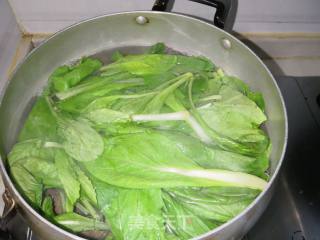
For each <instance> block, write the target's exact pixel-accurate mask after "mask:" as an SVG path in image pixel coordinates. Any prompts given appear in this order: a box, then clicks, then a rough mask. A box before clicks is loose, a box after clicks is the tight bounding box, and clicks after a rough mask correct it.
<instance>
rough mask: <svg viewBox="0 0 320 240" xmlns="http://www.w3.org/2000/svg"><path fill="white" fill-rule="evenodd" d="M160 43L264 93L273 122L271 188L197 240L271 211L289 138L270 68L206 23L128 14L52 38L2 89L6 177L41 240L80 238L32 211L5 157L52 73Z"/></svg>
mask: <svg viewBox="0 0 320 240" xmlns="http://www.w3.org/2000/svg"><path fill="white" fill-rule="evenodd" d="M220 20H221V19H220ZM156 42H165V43H166V44H167V45H168V46H169V47H171V48H173V49H175V50H177V51H180V52H183V53H187V54H190V55H204V56H206V57H208V58H210V59H212V60H213V61H214V62H215V63H216V64H217V65H218V66H220V67H222V68H223V69H224V70H225V71H226V72H227V73H228V74H230V75H235V76H237V77H239V78H241V79H243V80H244V81H246V82H247V83H248V84H249V85H250V86H251V87H252V88H253V89H254V90H257V91H261V92H262V93H263V95H264V98H265V101H266V113H267V116H268V121H267V123H266V126H265V127H266V130H267V132H268V134H269V136H270V138H271V141H272V144H273V148H272V153H271V159H270V161H271V166H270V174H271V179H270V182H269V184H268V187H267V188H266V189H265V190H264V191H263V192H262V193H261V194H260V195H259V196H258V197H257V199H256V200H255V201H254V202H253V203H252V204H250V206H249V207H248V208H247V209H246V210H245V211H243V212H242V213H241V214H240V215H238V216H237V217H235V218H234V219H232V220H230V221H229V222H227V223H225V224H223V225H222V226H220V227H218V228H216V229H213V230H212V231H210V232H208V233H206V234H203V235H202V236H199V237H198V239H220V240H230V239H239V238H241V237H242V236H243V235H244V234H245V233H246V232H247V231H248V230H249V229H250V228H251V227H252V225H253V224H254V223H255V222H256V221H257V219H258V218H259V216H260V215H261V214H262V212H263V211H264V209H265V208H266V206H267V204H268V202H269V200H270V198H271V195H272V193H273V189H274V185H275V180H276V176H277V174H278V172H279V169H280V166H281V162H282V159H283V156H284V152H285V148H286V142H287V131H288V130H287V117H286V111H285V106H284V103H283V99H282V96H281V93H280V91H279V88H278V86H277V84H276V82H275V80H274V79H273V77H272V75H271V74H270V72H269V71H268V69H267V68H266V67H265V65H264V64H263V63H262V61H261V60H260V59H259V58H258V57H257V56H256V55H255V54H254V53H253V52H252V51H251V50H250V49H249V48H247V47H246V46H245V45H244V44H243V43H241V42H240V41H239V40H237V39H236V38H234V37H233V36H232V35H230V34H228V33H227V32H225V31H223V30H221V29H219V28H217V27H215V26H213V25H211V24H208V23H206V22H203V21H200V20H197V19H195V18H191V17H188V16H183V15H179V14H174V13H166V12H151V11H136V12H124V13H118V14H111V15H106V16H100V17H96V18H93V19H90V20H86V21H83V22H81V23H78V24H76V25H74V26H72V27H69V28H67V29H65V30H63V31H61V32H59V33H57V34H55V35H54V36H53V37H51V38H50V39H48V40H47V41H46V42H45V43H43V44H42V45H41V46H39V47H38V48H37V49H35V50H33V51H32V52H31V53H30V54H29V55H28V56H27V58H26V59H25V60H24V61H23V63H22V64H20V66H19V67H18V68H17V70H16V71H15V73H14V74H13V76H12V78H11V80H10V81H9V84H8V85H7V87H6V88H5V89H2V90H1V91H2V93H1V96H2V97H3V98H2V102H1V106H0V122H1V125H0V149H1V157H2V160H1V161H0V167H1V174H2V177H3V180H4V182H5V185H6V187H7V189H8V190H9V192H10V194H11V196H12V197H13V199H14V200H15V202H16V204H17V206H16V207H17V208H18V211H19V212H20V214H22V215H23V217H24V218H25V219H26V220H27V221H28V223H29V224H30V226H31V228H32V229H33V230H34V232H35V233H36V234H37V235H38V236H39V237H40V238H42V239H46V240H57V239H59V240H60V239H63V240H66V239H68V240H69V239H73V240H74V239H78V240H80V239H83V238H80V237H78V236H76V235H73V234H71V233H69V232H66V231H64V230H62V229H60V228H59V227H57V226H55V225H54V224H52V223H50V222H49V221H47V220H46V219H45V218H43V217H42V216H41V215H40V214H38V213H37V212H36V211H35V210H34V209H32V207H30V206H29V205H28V203H27V202H26V201H25V200H24V199H23V198H22V196H21V195H20V193H19V192H18V191H17V189H16V188H15V186H14V185H13V183H12V181H11V179H10V176H9V174H8V172H7V169H6V154H7V153H8V152H9V150H10V148H11V147H12V145H13V144H14V143H15V141H16V136H17V134H18V132H19V129H20V127H21V125H22V123H23V121H24V119H25V116H26V115H27V113H28V111H29V110H30V107H31V105H32V102H33V100H34V98H35V96H37V95H38V94H39V93H40V92H41V90H42V89H43V87H44V86H45V85H46V84H47V79H48V76H49V74H50V73H51V72H52V71H53V70H54V69H55V68H56V67H58V66H60V65H62V64H65V63H68V62H70V61H72V60H75V59H79V58H81V57H82V56H84V55H92V54H95V53H98V52H101V51H106V52H110V51H111V50H113V49H115V48H116V49H119V48H126V49H127V50H128V51H137V49H141V47H143V46H150V45H152V44H154V43H156Z"/></svg>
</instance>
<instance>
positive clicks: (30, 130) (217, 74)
mask: <svg viewBox="0 0 320 240" xmlns="http://www.w3.org/2000/svg"><path fill="white" fill-rule="evenodd" d="M167 50H168V51H167ZM166 51H167V52H169V48H167V47H166V46H165V45H164V43H156V44H155V45H153V46H151V47H150V48H149V49H148V50H146V51H145V53H144V54H134V55H128V54H127V53H126V52H123V53H121V52H119V51H116V52H114V53H113V54H112V56H111V59H110V60H111V63H110V64H103V63H102V62H101V61H100V60H98V59H93V58H88V57H86V58H83V59H81V60H80V61H78V62H77V63H75V64H72V65H70V66H67V65H65V66H61V67H59V68H57V69H56V70H55V71H54V72H53V73H52V74H51V76H50V78H49V84H48V86H47V87H46V88H45V90H44V92H43V94H42V95H41V96H39V97H38V98H37V100H36V102H35V104H34V106H33V108H32V110H31V112H30V114H29V116H28V117H27V119H26V121H25V124H24V126H23V128H22V130H21V132H20V134H19V138H18V142H17V143H16V144H15V145H14V146H13V148H12V150H11V151H10V153H9V154H8V159H7V163H8V167H9V169H10V174H11V176H12V179H13V181H14V183H15V184H16V186H17V189H18V190H19V191H20V192H21V194H22V195H23V196H24V197H25V198H26V200H27V201H28V202H29V203H30V204H31V205H32V206H33V207H34V208H35V209H37V210H38V211H39V212H40V213H41V214H42V215H43V216H45V217H46V218H47V219H48V220H50V221H52V222H53V223H55V224H57V225H59V226H61V227H62V228H64V229H66V230H69V231H70V232H73V233H75V234H78V235H79V236H82V237H89V238H90V239H91V238H92V239H94V240H101V239H102V238H104V239H105V240H107V239H108V240H111V239H112V240H122V239H123V240H129V239H130V240H135V239H136V240H141V239H146V240H147V239H148V240H149V239H154V240H169V239H171V240H177V239H190V238H194V237H197V236H198V235H201V234H204V233H206V232H208V231H210V230H212V229H214V228H216V227H218V226H220V225H221V224H223V223H225V222H227V221H229V220H230V219H232V218H234V217H235V216H237V215H238V214H239V213H240V212H241V211H243V210H244V209H245V208H246V207H247V206H248V205H249V204H250V203H251V202H252V201H253V200H254V199H255V198H256V197H257V196H258V194H259V193H260V192H261V191H263V190H264V189H265V188H266V186H267V180H268V178H269V177H268V168H269V155H270V151H271V143H270V140H269V138H268V136H267V134H266V133H265V132H264V130H263V129H262V128H261V125H262V124H264V123H265V122H266V121H267V116H266V114H265V112H264V110H265V107H266V106H265V103H264V99H263V96H262V94H261V93H259V92H254V91H253V90H252V89H250V87H249V86H248V85H247V84H246V83H245V82H243V81H242V80H240V79H238V78H236V77H234V76H228V75H227V74H226V73H224V72H223V70H222V69H220V68H218V67H216V66H215V65H214V64H213V63H212V62H211V60H209V59H207V58H205V57H203V56H185V55H181V54H176V53H175V54H167V53H166ZM104 59H105V58H104ZM110 60H108V62H110ZM244 80H246V79H244Z"/></svg>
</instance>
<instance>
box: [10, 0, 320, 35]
mask: <svg viewBox="0 0 320 240" xmlns="http://www.w3.org/2000/svg"><path fill="white" fill-rule="evenodd" d="M9 1H10V3H11V5H12V6H13V9H14V11H15V13H16V15H17V18H18V20H19V22H20V24H21V25H22V26H23V28H24V29H25V31H27V32H31V33H35V32H37V33H50V32H56V31H57V30H59V29H61V28H63V27H65V26H68V25H70V24H72V23H74V22H77V21H79V20H82V19H86V18H90V17H93V16H97V15H101V14H108V13H113V12H121V11H131V10H150V9H151V7H152V5H153V2H154V0H130V1H124V0H54V1H53V0H28V1H26V0H9ZM319 10H320V0H269V1H266V0H239V11H238V17H237V20H236V25H235V30H237V31H240V32H320V14H319ZM173 11H176V12H182V13H188V14H194V15H197V16H200V17H203V18H206V19H211V18H212V16H213V9H211V8H209V7H206V6H203V5H200V4H197V3H193V2H190V1H188V0H175V5H174V8H173Z"/></svg>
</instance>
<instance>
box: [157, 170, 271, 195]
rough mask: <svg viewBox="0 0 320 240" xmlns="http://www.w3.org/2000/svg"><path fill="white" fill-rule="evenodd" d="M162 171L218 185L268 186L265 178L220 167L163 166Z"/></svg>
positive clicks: (255, 187)
mask: <svg viewBox="0 0 320 240" xmlns="http://www.w3.org/2000/svg"><path fill="white" fill-rule="evenodd" d="M161 171H163V172H170V173H175V174H179V175H183V176H187V177H193V178H202V179H207V180H212V181H215V182H216V183H213V185H216V186H235V187H247V188H251V189H259V190H261V191H262V190H264V189H265V188H266V186H267V182H266V181H265V180H263V179H261V178H258V177H256V176H254V175H250V174H247V173H242V172H232V171H226V170H219V169H200V170H186V169H180V168H162V169H161Z"/></svg>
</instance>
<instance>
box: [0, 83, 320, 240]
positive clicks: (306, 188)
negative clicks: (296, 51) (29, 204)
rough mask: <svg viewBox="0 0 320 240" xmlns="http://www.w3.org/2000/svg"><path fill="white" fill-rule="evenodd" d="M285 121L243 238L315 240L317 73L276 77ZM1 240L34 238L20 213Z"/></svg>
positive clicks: (5, 223) (319, 204)
mask: <svg viewBox="0 0 320 240" xmlns="http://www.w3.org/2000/svg"><path fill="white" fill-rule="evenodd" d="M276 80H277V82H278V84H279V86H280V89H281V91H282V94H283V97H284V100H285V103H286V107H287V112H288V121H289V139H288V147H287V152H286V156H285V161H284V164H283V167H282V169H281V172H280V177H279V180H278V183H277V187H276V189H275V194H274V196H273V198H272V200H271V202H270V204H269V206H268V207H267V209H266V211H265V212H264V214H263V215H262V217H261V218H260V220H259V221H258V222H257V224H256V225H255V226H254V227H253V228H252V229H251V231H250V232H249V233H248V234H247V235H246V236H245V238H244V239H243V240H270V239H272V240H320V168H319V167H320V151H319V150H320V77H299V78H296V77H276ZM0 228H1V229H2V230H3V231H4V233H3V235H0V240H2V239H6V240H8V239H9V240H10V239H11V240H39V239H37V237H36V236H33V234H32V231H31V230H30V229H29V228H28V226H27V225H26V224H25V223H24V222H23V220H22V219H21V218H20V217H19V215H17V214H16V215H14V216H13V217H10V218H7V219H5V220H2V222H1V224H0Z"/></svg>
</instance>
